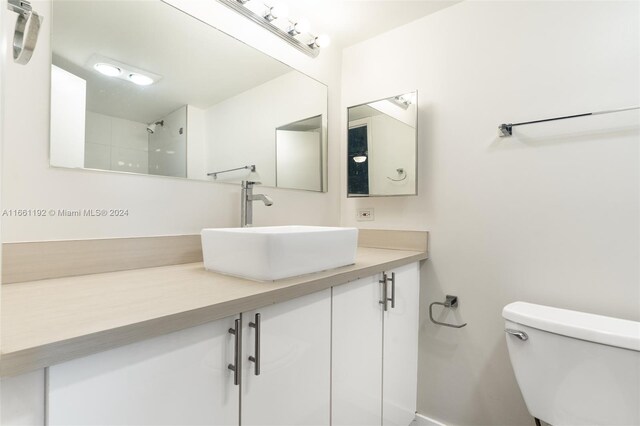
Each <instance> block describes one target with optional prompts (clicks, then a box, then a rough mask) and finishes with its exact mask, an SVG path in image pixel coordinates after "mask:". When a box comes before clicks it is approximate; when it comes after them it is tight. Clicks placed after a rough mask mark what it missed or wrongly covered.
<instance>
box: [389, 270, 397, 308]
mask: <svg viewBox="0 0 640 426" xmlns="http://www.w3.org/2000/svg"><path fill="white" fill-rule="evenodd" d="M387 281H391V298H390V299H389V301H390V302H391V307H392V308H395V307H396V273H395V272H392V273H391V279H389V278H387Z"/></svg>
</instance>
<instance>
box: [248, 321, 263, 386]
mask: <svg viewBox="0 0 640 426" xmlns="http://www.w3.org/2000/svg"><path fill="white" fill-rule="evenodd" d="M249 327H251V328H255V329H256V336H255V355H253V356H249V361H251V362H253V363H254V364H255V365H254V370H253V371H254V374H255V375H256V376H259V375H260V331H261V329H260V314H256V317H255V320H254V321H253V322H250V323H249Z"/></svg>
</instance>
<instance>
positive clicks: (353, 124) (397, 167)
mask: <svg viewBox="0 0 640 426" xmlns="http://www.w3.org/2000/svg"><path fill="white" fill-rule="evenodd" d="M417 100H418V92H417V91H416V92H411V93H405V94H402V95H398V96H393V97H390V98H386V99H382V100H379V101H375V102H370V103H367V104H362V105H356V106H353V107H350V108H349V110H348V115H349V129H348V135H347V141H348V143H347V172H348V178H347V196H348V197H384V196H397V195H417V193H418V187H417V158H418V156H417V154H418V144H417V141H418V134H417V127H418V126H417V123H418V107H417Z"/></svg>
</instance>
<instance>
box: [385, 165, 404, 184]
mask: <svg viewBox="0 0 640 426" xmlns="http://www.w3.org/2000/svg"><path fill="white" fill-rule="evenodd" d="M396 172H398V176H397V178H392V177H389V176H387V179H389V180H392V181H394V182H402V181H403V180H405V179H406V178H407V171H406V170H405V169H403V168H402V167H400V168H398V169H396Z"/></svg>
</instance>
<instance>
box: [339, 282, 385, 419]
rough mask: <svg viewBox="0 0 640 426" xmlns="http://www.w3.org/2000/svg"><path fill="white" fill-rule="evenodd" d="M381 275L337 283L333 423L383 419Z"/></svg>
mask: <svg viewBox="0 0 640 426" xmlns="http://www.w3.org/2000/svg"><path fill="white" fill-rule="evenodd" d="M378 280H379V276H373V277H368V278H363V279H360V280H357V281H355V282H352V283H348V284H344V285H341V286H337V287H334V288H333V308H332V309H333V325H332V339H333V342H332V353H333V359H332V424H333V425H334V426H343V425H344V426H347V425H349V426H353V425H361V426H371V425H380V424H381V423H382V419H381V416H382V312H383V311H382V305H380V303H379V302H380V300H381V298H382V291H381V289H382V286H381V284H380V283H379V282H378Z"/></svg>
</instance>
